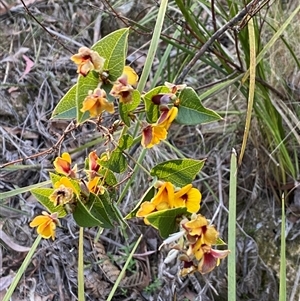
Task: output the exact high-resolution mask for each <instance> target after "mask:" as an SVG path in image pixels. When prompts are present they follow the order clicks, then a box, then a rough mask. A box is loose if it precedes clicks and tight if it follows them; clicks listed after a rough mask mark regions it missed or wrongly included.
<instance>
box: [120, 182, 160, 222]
mask: <svg viewBox="0 0 300 301" xmlns="http://www.w3.org/2000/svg"><path fill="white" fill-rule="evenodd" d="M154 195H155V187H154V186H151V187H149V188H148V189H147V191H146V192H145V193H144V194H143V196H142V198H141V200H140V201H139V202H138V203H137V204H136V206H135V207H134V209H133V210H132V211H131V212H130V213H128V214H127V215H126V216H125V219H130V218H133V217H135V215H136V213H137V212H138V210H139V209H140V207H141V204H142V203H144V202H146V201H149V202H150V201H151V200H152V198H153V197H154Z"/></svg>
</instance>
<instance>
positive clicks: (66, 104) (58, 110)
mask: <svg viewBox="0 0 300 301" xmlns="http://www.w3.org/2000/svg"><path fill="white" fill-rule="evenodd" d="M76 89H77V84H76V85H74V86H73V87H72V88H71V89H70V90H69V91H68V92H67V93H66V94H65V95H64V96H63V98H62V99H61V100H60V101H59V103H58V104H57V106H56V107H55V109H54V110H53V112H52V116H51V118H52V119H74V118H76V116H77V112H76Z"/></svg>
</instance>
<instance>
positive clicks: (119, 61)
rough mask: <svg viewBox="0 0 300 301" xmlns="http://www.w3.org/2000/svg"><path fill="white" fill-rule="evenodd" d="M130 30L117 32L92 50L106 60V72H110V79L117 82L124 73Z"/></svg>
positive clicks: (99, 42) (123, 29)
mask: <svg viewBox="0 0 300 301" xmlns="http://www.w3.org/2000/svg"><path fill="white" fill-rule="evenodd" d="M128 34H129V28H122V29H119V30H116V31H114V32H112V33H110V34H109V35H107V36H105V37H104V38H103V39H101V40H100V41H98V42H97V43H95V44H94V45H93V46H92V48H91V49H92V50H94V51H97V52H98V53H99V55H100V56H101V57H103V58H105V62H104V70H105V71H108V73H109V77H108V79H109V80H110V81H112V82H114V81H116V80H117V79H118V77H120V76H121V75H122V73H123V69H124V66H125V60H126V54H127V47H128Z"/></svg>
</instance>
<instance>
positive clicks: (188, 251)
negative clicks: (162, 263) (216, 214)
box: [163, 213, 230, 276]
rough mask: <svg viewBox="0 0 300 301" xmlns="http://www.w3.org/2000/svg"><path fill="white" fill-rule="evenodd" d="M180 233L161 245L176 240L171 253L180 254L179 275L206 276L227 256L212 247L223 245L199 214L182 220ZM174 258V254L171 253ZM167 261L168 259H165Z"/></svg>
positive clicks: (214, 229) (223, 251) (224, 252)
mask: <svg viewBox="0 0 300 301" xmlns="http://www.w3.org/2000/svg"><path fill="white" fill-rule="evenodd" d="M180 228H181V231H180V232H178V233H175V234H173V235H172V236H170V237H169V238H167V239H166V240H165V241H164V243H163V245H165V244H169V243H171V242H174V241H176V240H178V239H179V240H180V241H179V243H177V244H175V245H173V247H172V248H173V251H174V250H176V252H175V253H176V254H177V253H180V255H179V259H180V260H181V261H182V262H183V268H182V270H181V275H182V276H185V275H187V274H190V273H193V272H195V271H199V272H200V273H201V274H206V273H209V272H210V271H212V270H213V269H214V268H215V267H216V266H218V265H219V263H220V259H223V258H225V257H226V256H227V255H228V254H229V252H230V251H229V250H217V249H214V248H213V246H216V245H223V244H224V243H223V242H222V241H221V240H220V239H219V233H218V231H217V230H216V228H215V227H214V226H213V225H210V224H209V221H208V220H207V219H206V218H205V217H204V216H202V215H200V214H195V213H194V214H192V216H191V219H190V220H189V219H188V218H184V219H183V220H182V221H181V223H180ZM171 254H172V255H173V256H174V252H171ZM166 260H167V261H168V259H166Z"/></svg>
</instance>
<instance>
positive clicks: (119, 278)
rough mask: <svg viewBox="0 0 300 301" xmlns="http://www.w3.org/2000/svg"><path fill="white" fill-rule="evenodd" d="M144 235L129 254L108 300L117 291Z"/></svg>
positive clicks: (109, 300)
mask: <svg viewBox="0 0 300 301" xmlns="http://www.w3.org/2000/svg"><path fill="white" fill-rule="evenodd" d="M142 237H143V235H140V237H139V239H138V240H137V242H136V244H135V245H134V247H133V249H132V251H131V252H130V254H129V256H128V258H127V260H126V262H125V265H124V267H123V269H122V271H121V273H120V275H119V277H118V279H117V280H116V282H115V284H114V286H113V288H112V290H111V292H110V294H109V296H108V297H107V299H106V301H111V300H112V297H113V296H114V294H115V292H116V290H117V288H118V286H119V284H120V282H121V280H122V278H123V277H124V275H125V272H126V269H127V267H128V264H129V262H130V260H131V259H132V256H133V254H134V252H135V251H136V249H137V247H138V245H139V244H140V241H141V239H142Z"/></svg>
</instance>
